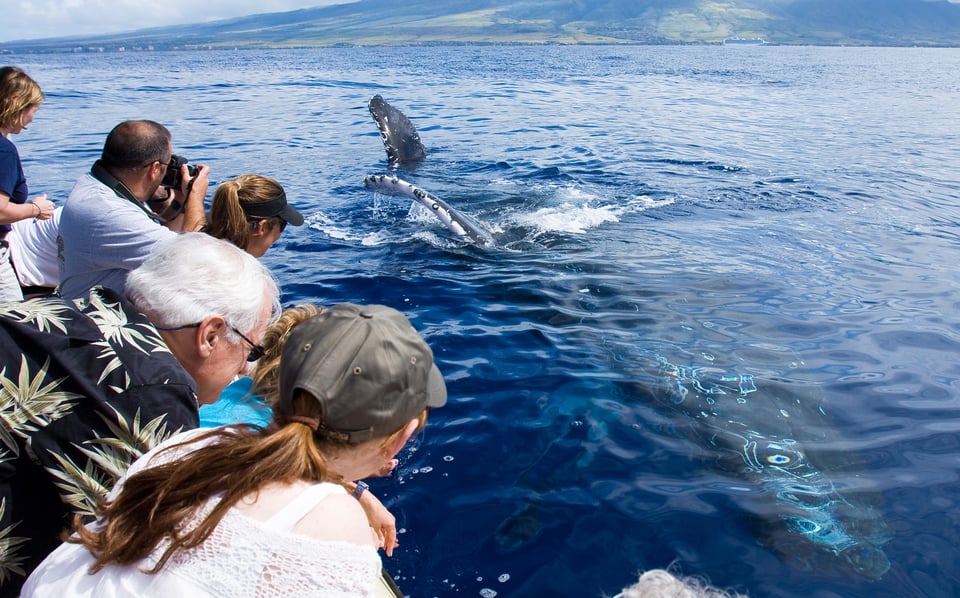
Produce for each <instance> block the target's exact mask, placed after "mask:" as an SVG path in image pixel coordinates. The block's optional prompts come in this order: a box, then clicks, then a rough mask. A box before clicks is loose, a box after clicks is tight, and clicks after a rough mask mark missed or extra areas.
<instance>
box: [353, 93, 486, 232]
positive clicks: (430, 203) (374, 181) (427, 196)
mask: <svg viewBox="0 0 960 598" xmlns="http://www.w3.org/2000/svg"><path fill="white" fill-rule="evenodd" d="M367 107H368V108H369V110H370V114H371V116H373V120H374V121H375V122H376V123H377V128H378V129H379V131H380V138H381V140H383V145H384V148H385V149H386V152H387V160H388V162H389V165H390V167H391V168H396V167H399V166H405V167H412V166H415V165H416V164H417V163H419V162H420V161H421V160H423V159H424V158H425V157H426V155H427V150H426V149H425V148H424V146H423V142H422V141H421V140H420V134H419V133H418V132H417V129H416V127H415V126H413V123H411V122H410V119H408V118H407V117H406V115H404V114H403V113H402V112H401V111H400V110H397V109H396V108H394V107H393V106H391V105H390V104H388V103H387V102H386V101H385V100H384V99H383V97H382V96H380V95H375V96H373V97H372V98H370V100H369V102H368V103H367ZM363 186H364V187H366V188H367V189H370V190H371V191H375V192H377V193H383V194H385V195H394V196H401V197H407V198H409V199H411V200H413V201H415V202H417V203H419V204H421V205H423V206H424V207H426V208H427V209H428V210H429V211H430V213H431V214H433V215H434V216H436V217H437V218H438V219H439V220H440V222H442V223H443V225H444V226H446V227H447V229H449V230H450V231H451V232H452V233H454V234H455V235H457V236H459V237H463V238H466V239H469V240H471V241H473V242H474V243H476V244H477V245H480V246H481V247H492V246H494V245H496V243H495V242H494V239H493V235H491V234H490V232H489V231H488V230H487V229H486V227H484V226H483V224H482V223H480V222H479V221H478V220H476V219H475V218H472V217H471V216H468V215H467V214H464V213H463V212H461V211H459V210H457V209H456V208H454V207H453V206H451V205H450V204H448V203H447V202H445V201H444V200H442V199H440V198H439V197H437V196H435V195H433V194H432V193H430V192H428V191H425V190H423V189H421V188H419V187H417V186H416V185H414V184H412V183H410V182H407V181H405V180H403V179H401V178H399V177H398V176H396V175H368V176H366V177H364V179H363Z"/></svg>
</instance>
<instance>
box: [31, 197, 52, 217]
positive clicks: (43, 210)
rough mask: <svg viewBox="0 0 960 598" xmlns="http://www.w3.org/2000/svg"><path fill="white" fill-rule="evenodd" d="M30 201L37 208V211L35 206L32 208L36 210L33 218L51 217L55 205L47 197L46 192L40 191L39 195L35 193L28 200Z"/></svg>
mask: <svg viewBox="0 0 960 598" xmlns="http://www.w3.org/2000/svg"><path fill="white" fill-rule="evenodd" d="M30 203H32V204H33V205H35V206H36V207H37V208H39V211H37V210H36V208H33V210H34V211H35V212H36V214H35V215H34V218H35V219H36V220H49V219H51V218H53V209H54V208H55V207H56V206H55V205H54V204H53V202H52V201H50V200H49V199H47V194H46V193H41V194H40V195H37V196H36V197H34V198H33V199H32V200H30Z"/></svg>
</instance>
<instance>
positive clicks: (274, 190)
mask: <svg viewBox="0 0 960 598" xmlns="http://www.w3.org/2000/svg"><path fill="white" fill-rule="evenodd" d="M288 224H292V225H293V226H300V225H301V224H303V216H302V215H301V214H300V212H298V211H297V210H296V209H294V207H293V206H291V205H290V204H288V203H287V195H286V193H285V192H284V190H283V187H282V186H281V185H280V183H278V182H277V181H275V180H274V179H272V178H270V177H266V176H261V175H258V174H244V175H240V176H238V177H237V178H235V179H232V180H229V181H225V182H223V183H221V184H220V185H219V186H218V187H217V191H216V193H214V195H213V203H212V204H211V206H210V215H209V217H208V218H207V224H206V226H205V227H204V229H203V231H204V232H206V233H207V234H209V235H213V236H214V237H217V238H218V239H226V240H227V241H230V242H231V243H233V244H234V245H236V246H237V247H239V248H241V249H243V250H245V251H246V252H247V253H249V254H251V255H252V256H254V257H263V254H265V253H266V252H267V250H268V249H270V246H271V245H273V244H274V243H276V242H277V240H278V239H279V238H280V235H281V234H282V233H283V230H284V229H285V228H286V227H287V225H288Z"/></svg>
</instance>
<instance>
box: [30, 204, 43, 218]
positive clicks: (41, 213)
mask: <svg viewBox="0 0 960 598" xmlns="http://www.w3.org/2000/svg"><path fill="white" fill-rule="evenodd" d="M30 204H31V205H32V206H33V207H35V208H37V215H36V216H34V218H35V219H36V218H39V217H40V216H42V215H43V210H41V209H40V206H38V205H37V204H35V203H33V202H32V201H31V202H30Z"/></svg>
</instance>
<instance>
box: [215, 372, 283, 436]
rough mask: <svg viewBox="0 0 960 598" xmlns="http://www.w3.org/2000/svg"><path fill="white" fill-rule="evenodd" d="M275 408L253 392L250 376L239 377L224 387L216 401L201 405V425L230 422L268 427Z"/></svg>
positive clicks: (216, 424) (218, 424) (220, 424)
mask: <svg viewBox="0 0 960 598" xmlns="http://www.w3.org/2000/svg"><path fill="white" fill-rule="evenodd" d="M271 419H273V410H272V409H270V408H269V407H267V406H266V405H265V404H264V402H263V400H262V399H261V398H260V396H259V395H256V394H254V392H253V379H252V378H250V376H244V377H242V378H237V379H236V380H234V381H233V382H231V383H230V385H229V386H227V387H226V388H224V389H223V392H222V393H220V398H219V399H217V402H216V403H211V404H210V405H201V406H200V427H201V428H215V427H217V426H228V425H230V424H239V423H243V424H256V425H258V426H261V427H266V426H267V424H269V423H270V420H271Z"/></svg>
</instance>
